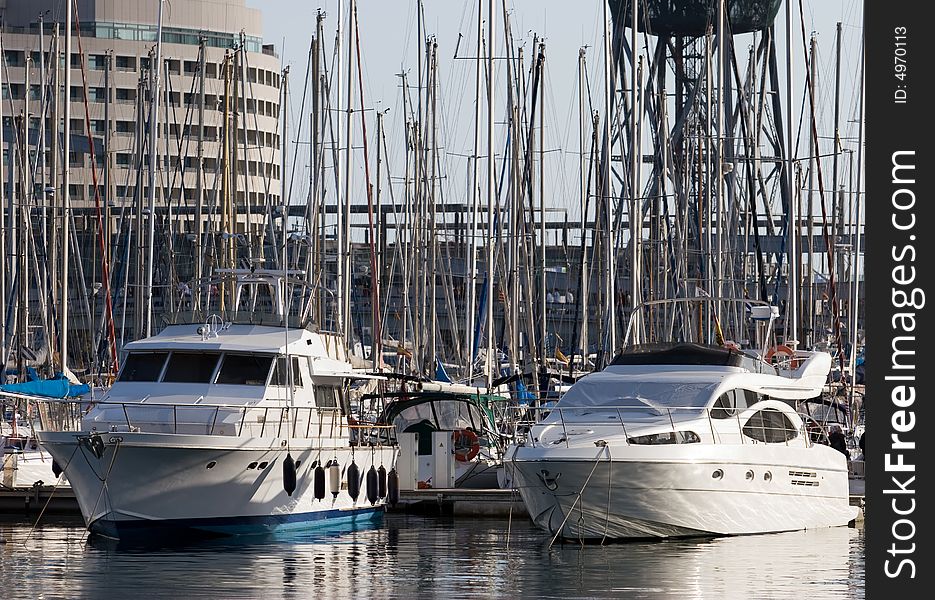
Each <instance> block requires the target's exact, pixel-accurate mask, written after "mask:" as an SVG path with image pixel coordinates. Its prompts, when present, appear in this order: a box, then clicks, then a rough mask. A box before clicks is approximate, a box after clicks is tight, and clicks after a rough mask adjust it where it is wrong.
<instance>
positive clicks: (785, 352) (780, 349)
mask: <svg viewBox="0 0 935 600" xmlns="http://www.w3.org/2000/svg"><path fill="white" fill-rule="evenodd" d="M777 354H778V355H780V356H788V357H789V360H788V364H789V368H790V369H798V368H799V359H797V358H796V357H795V350H793V349H792V348H790V347H789V346H786V345H785V344H779V345H778V346H773V347H772V348H770V349H769V350H767V351H766V356H765V360H766V362H767V363H769V364H773V360H772V359H773V356H776V355H777Z"/></svg>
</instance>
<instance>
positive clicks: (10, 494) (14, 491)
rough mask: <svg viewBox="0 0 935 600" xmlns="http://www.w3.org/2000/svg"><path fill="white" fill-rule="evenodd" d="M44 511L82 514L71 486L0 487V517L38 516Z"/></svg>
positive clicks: (47, 512) (46, 512)
mask: <svg viewBox="0 0 935 600" xmlns="http://www.w3.org/2000/svg"><path fill="white" fill-rule="evenodd" d="M37 483H40V482H37ZM43 510H45V514H75V515H78V514H81V511H80V510H79V509H78V500H77V499H76V498H75V492H74V490H72V489H71V486H68V485H64V486H63V485H60V486H57V487H56V486H53V485H36V484H34V485H31V486H29V487H22V486H17V487H6V486H2V485H0V515H20V516H25V515H38V514H39V513H40V512H42V511H43Z"/></svg>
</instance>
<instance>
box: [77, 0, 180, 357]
mask: <svg viewBox="0 0 935 600" xmlns="http://www.w3.org/2000/svg"><path fill="white" fill-rule="evenodd" d="M161 2H162V0H160V6H161ZM66 4H67V5H68V6H67V7H66V9H65V67H64V68H65V82H64V83H65V85H64V92H63V93H64V94H65V98H64V101H63V103H64V105H65V106H64V110H63V111H62V112H63V126H64V130H65V131H64V135H63V136H62V155H63V156H64V157H65V158H64V160H63V161H62V217H63V218H62V273H61V281H62V285H61V291H62V300H61V307H60V310H59V314H60V315H61V321H60V322H59V328H60V331H61V333H60V335H61V341H60V342H59V352H60V353H61V357H60V360H61V365H62V371H63V372H65V369H67V368H68V288H69V285H68V257H69V252H68V248H69V243H68V240H69V238H70V236H71V231H70V228H69V225H70V223H71V219H70V218H69V216H70V213H69V211H70V210H71V185H70V184H71V175H70V173H69V171H70V169H69V166H70V163H71V33H72V31H71V29H72V27H71V11H72V1H71V0H69V1H68V2H67V3H66Z"/></svg>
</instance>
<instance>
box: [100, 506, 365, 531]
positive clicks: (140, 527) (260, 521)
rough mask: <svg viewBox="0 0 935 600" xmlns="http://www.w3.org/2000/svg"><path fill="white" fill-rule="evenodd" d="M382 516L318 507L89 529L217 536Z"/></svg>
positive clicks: (362, 510)
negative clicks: (282, 512)
mask: <svg viewBox="0 0 935 600" xmlns="http://www.w3.org/2000/svg"><path fill="white" fill-rule="evenodd" d="M382 516H383V506H382V505H381V506H374V507H366V508H358V509H353V510H322V511H315V512H307V513H293V514H283V515H259V516H249V517H247V516H244V517H210V518H200V519H163V520H147V519H133V520H120V521H114V520H105V519H98V520H97V521H95V522H94V523H92V524H91V527H90V530H91V532H92V533H96V534H98V535H103V536H105V537H110V538H119V539H125V538H128V537H137V536H140V537H144V536H145V537H152V536H154V535H157V536H177V535H185V536H186V537H217V536H231V535H257V534H269V533H274V532H281V531H293V530H297V529H313V528H314V529H319V528H327V527H330V526H332V525H351V524H354V523H365V522H371V521H377V520H379V519H380V518H382Z"/></svg>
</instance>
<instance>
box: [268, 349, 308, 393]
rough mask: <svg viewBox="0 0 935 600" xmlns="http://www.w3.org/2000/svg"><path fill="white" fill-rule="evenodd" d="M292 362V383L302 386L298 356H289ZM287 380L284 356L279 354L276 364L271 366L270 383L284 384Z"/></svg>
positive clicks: (287, 374)
mask: <svg viewBox="0 0 935 600" xmlns="http://www.w3.org/2000/svg"><path fill="white" fill-rule="evenodd" d="M290 360H291V362H292V385H293V386H295V387H302V375H301V374H300V373H299V357H298V356H291V357H290ZM288 380H289V373H288V371H287V369H286V357H285V356H280V357H278V358H277V359H276V366H275V367H274V368H273V376H272V378H271V379H270V381H269V384H270V385H281V386H285V385H286V382H287V381H288Z"/></svg>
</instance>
